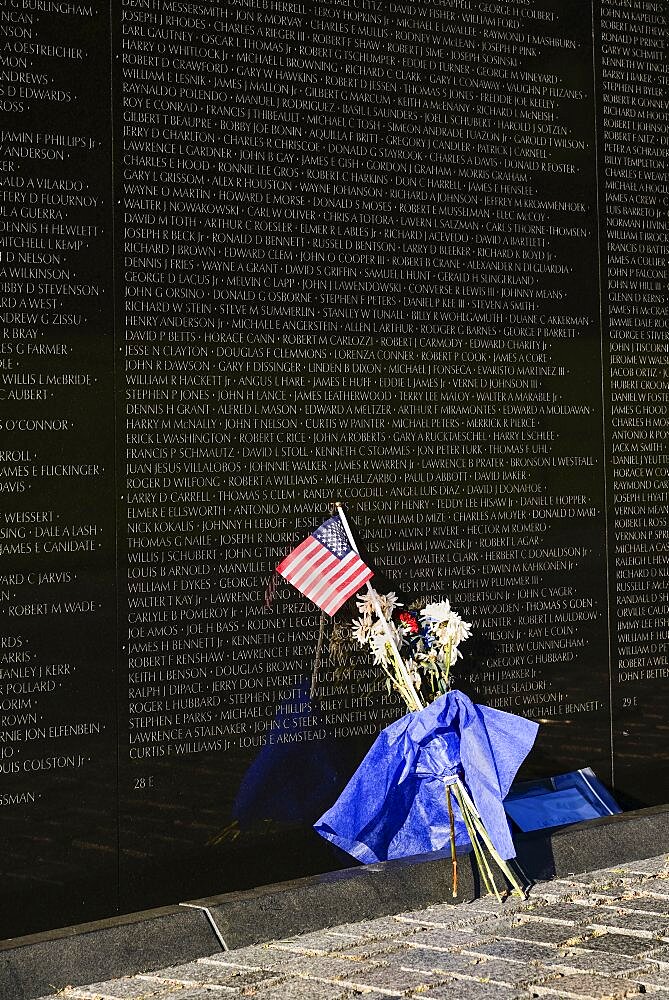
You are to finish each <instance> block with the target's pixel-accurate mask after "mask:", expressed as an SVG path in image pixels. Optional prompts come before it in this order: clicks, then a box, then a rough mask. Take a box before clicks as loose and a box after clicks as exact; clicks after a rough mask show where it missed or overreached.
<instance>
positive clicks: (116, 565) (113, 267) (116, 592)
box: [109, 0, 121, 912]
mask: <svg viewBox="0 0 669 1000" xmlns="http://www.w3.org/2000/svg"><path fill="white" fill-rule="evenodd" d="M109 137H110V156H109V159H110V183H111V256H112V259H111V276H112V280H111V296H112V303H111V306H112V313H111V314H112V343H113V350H112V354H113V362H112V403H113V405H112V419H113V421H114V426H113V430H114V458H113V460H114V477H113V482H114V582H115V589H114V608H115V615H114V620H115V623H116V625H115V637H114V674H115V678H114V679H115V688H114V690H115V694H116V909H117V911H119V912H120V909H121V732H120V720H121V714H120V707H121V699H120V685H121V676H120V671H121V662H120V661H121V657H120V653H119V642H120V614H119V583H120V580H119V558H118V546H119V542H118V538H119V532H118V523H119V516H118V515H119V500H118V432H117V427H118V422H117V412H116V410H117V395H116V368H117V364H116V354H117V347H118V344H117V336H116V328H117V324H116V211H115V206H116V202H115V194H116V192H115V190H114V185H115V176H114V0H109Z"/></svg>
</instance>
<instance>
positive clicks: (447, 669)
mask: <svg viewBox="0 0 669 1000" xmlns="http://www.w3.org/2000/svg"><path fill="white" fill-rule="evenodd" d="M356 604H357V607H358V613H359V615H360V617H359V618H358V619H357V620H355V621H354V622H353V638H354V639H355V640H357V642H358V643H359V644H360V645H361V646H367V647H368V648H369V650H370V652H371V654H372V657H373V659H374V662H375V663H376V664H377V665H378V666H379V667H381V669H382V670H383V672H384V673H385V675H386V685H387V688H388V691H389V692H390V691H391V690H395V691H397V693H398V694H399V695H400V697H401V698H402V699H403V700H404V702H405V703H406V705H407V707H408V708H409V710H410V711H413V710H414V709H416V708H424V707H425V706H426V705H428V704H429V703H430V702H432V701H434V699H435V698H438V697H439V695H442V694H446V692H447V691H449V690H450V688H451V667H454V666H455V664H456V663H457V661H458V659H461V658H462V653H461V652H460V649H459V646H460V643H462V642H464V641H465V640H466V639H469V637H470V635H471V625H470V624H469V623H468V622H465V621H463V620H462V618H461V617H460V616H459V615H458V614H457V613H456V612H455V611H453V610H452V608H451V606H450V604H449V602H448V601H439V602H438V603H437V604H427V605H426V606H425V607H424V608H422V609H421V610H406V611H399V609H400V608H402V607H403V605H402V604H400V602H399V601H398V600H397V597H396V595H395V594H394V593H393V592H391V593H389V594H378V593H377V592H376V591H374V590H372V588H371V587H370V589H369V591H368V592H367V594H365V596H364V597H358V598H356ZM379 612H380V614H379ZM398 612H399V613H398ZM398 653H399V657H398V655H397V654H398ZM399 660H401V661H402V662H401V663H400V662H399Z"/></svg>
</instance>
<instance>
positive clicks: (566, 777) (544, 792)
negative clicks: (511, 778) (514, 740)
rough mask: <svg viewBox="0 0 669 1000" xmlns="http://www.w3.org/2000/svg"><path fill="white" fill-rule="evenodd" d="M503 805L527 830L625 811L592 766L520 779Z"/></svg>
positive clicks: (565, 824) (522, 828)
mask: <svg viewBox="0 0 669 1000" xmlns="http://www.w3.org/2000/svg"><path fill="white" fill-rule="evenodd" d="M504 808H505V809H506V812H507V814H508V815H509V816H510V817H511V819H512V820H513V821H514V823H516V825H517V826H519V827H520V829H521V830H523V832H525V833H527V832H530V831H531V830H545V829H547V828H549V827H554V826H567V825H569V824H571V823H582V822H583V821H584V820H588V819H598V818H599V817H600V816H613V815H615V814H616V813H619V812H622V810H621V808H620V806H619V805H618V803H617V802H616V801H615V799H614V798H613V796H612V795H611V794H610V793H609V792H608V791H607V790H606V788H605V787H604V786H603V784H602V783H601V781H600V780H599V779H598V778H597V776H596V775H595V773H594V771H593V770H592V768H590V767H583V768H581V769H580V770H579V771H570V772H569V773H568V774H558V775H555V777H553V778H547V779H545V780H544V781H530V782H524V783H521V784H519V785H517V786H515V787H514V788H512V789H511V792H510V793H509V795H508V796H507V798H506V801H505V802H504Z"/></svg>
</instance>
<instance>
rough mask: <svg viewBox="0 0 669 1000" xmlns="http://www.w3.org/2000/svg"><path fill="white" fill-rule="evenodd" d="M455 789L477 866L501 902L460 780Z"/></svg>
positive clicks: (486, 884)
mask: <svg viewBox="0 0 669 1000" xmlns="http://www.w3.org/2000/svg"><path fill="white" fill-rule="evenodd" d="M453 791H454V792H455V797H456V799H457V800H458V805H459V806H460V814H461V816H462V819H463V820H464V824H465V828H466V830H467V836H468V837H469V840H470V841H471V845H472V849H473V851H474V858H475V859H476V867H477V868H478V871H479V875H480V876H481V880H482V881H483V884H484V886H485V889H486V892H488V893H490V894H492V893H494V894H495V896H497V898H498V899H499V900H500V902H501V899H500V896H499V893H498V891H497V886H496V885H495V883H494V880H493V879H492V873H491V872H490V869H489V868H488V865H487V863H486V860H485V858H484V857H483V853H482V851H481V846H480V844H479V842H478V837H477V836H476V831H475V830H474V828H473V826H472V822H471V815H470V813H469V810H468V809H467V807H466V805H465V803H464V800H463V798H462V794H461V786H460V782H459V781H457V782H456V783H455V784H454V786H453Z"/></svg>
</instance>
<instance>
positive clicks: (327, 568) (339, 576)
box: [276, 517, 374, 615]
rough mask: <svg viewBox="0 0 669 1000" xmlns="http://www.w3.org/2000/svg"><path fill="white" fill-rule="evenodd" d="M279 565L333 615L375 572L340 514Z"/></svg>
mask: <svg viewBox="0 0 669 1000" xmlns="http://www.w3.org/2000/svg"><path fill="white" fill-rule="evenodd" d="M276 569H277V572H278V573H280V574H281V576H283V577H284V578H285V579H286V580H288V582H289V583H292V585H293V586H294V587H296V588H297V590H299V592H300V593H301V594H304V596H305V597H308V598H309V600H310V601H313V602H314V604H317V605H318V607H319V608H321V610H323V611H325V612H326V613H327V614H329V615H333V614H334V613H335V612H336V611H337V610H338V609H339V608H340V607H341V606H342V604H343V603H344V601H347V600H348V598H349V597H350V596H351V594H355V592H356V591H357V590H359V589H360V587H361V586H362V585H363V583H366V582H367V580H369V579H370V577H372V576H373V575H374V574H373V573H372V571H371V569H370V568H369V566H366V565H365V563H364V562H363V561H362V559H361V558H360V556H359V555H358V553H357V552H356V551H355V550H354V549H353V548H351V544H350V542H349V540H348V538H347V537H346V532H345V531H344V528H343V525H342V523H341V521H340V520H339V518H338V517H331V518H330V519H329V520H328V521H325V522H324V523H323V524H321V526H320V528H316V530H315V531H312V533H311V534H310V535H309V537H308V538H305V540H304V541H303V542H300V544H299V545H298V546H297V548H296V549H293V551H292V552H291V553H290V554H289V555H287V556H286V558H285V559H283V560H282V561H281V562H280V563H279V565H278V566H277V568H276Z"/></svg>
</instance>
